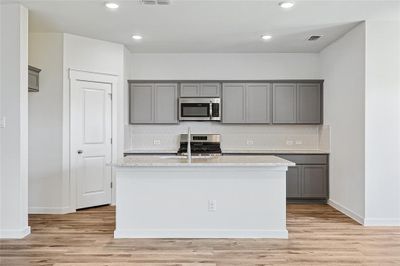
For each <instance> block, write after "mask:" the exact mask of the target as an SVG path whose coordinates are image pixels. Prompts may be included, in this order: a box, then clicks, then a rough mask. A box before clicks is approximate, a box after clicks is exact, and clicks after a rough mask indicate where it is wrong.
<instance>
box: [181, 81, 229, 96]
mask: <svg viewBox="0 0 400 266" xmlns="http://www.w3.org/2000/svg"><path fill="white" fill-rule="evenodd" d="M220 96H221V84H220V83H217V82H215V83H209V82H205V83H181V84H180V97H220Z"/></svg>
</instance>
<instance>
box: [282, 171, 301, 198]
mask: <svg viewBox="0 0 400 266" xmlns="http://www.w3.org/2000/svg"><path fill="white" fill-rule="evenodd" d="M300 169H301V168H300V167H299V166H290V167H288V171H287V172H286V197H287V198H300V197H301V172H300Z"/></svg>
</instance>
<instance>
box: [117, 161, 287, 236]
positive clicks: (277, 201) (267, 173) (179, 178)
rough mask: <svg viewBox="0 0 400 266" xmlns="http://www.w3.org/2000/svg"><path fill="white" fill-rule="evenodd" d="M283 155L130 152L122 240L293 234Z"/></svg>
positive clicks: (121, 198) (121, 182)
mask: <svg viewBox="0 0 400 266" xmlns="http://www.w3.org/2000/svg"><path fill="white" fill-rule="evenodd" d="M294 165H295V164H294V163H292V162H289V161H287V160H284V159H281V158H279V157H275V156H213V157H200V158H196V157H193V158H192V160H191V163H188V160H187V158H186V157H180V156H127V157H125V158H123V159H122V160H121V162H119V163H118V164H117V165H116V166H115V168H116V185H117V187H116V229H115V232H114V237H115V238H287V237H288V232H287V230H286V171H287V169H288V166H294Z"/></svg>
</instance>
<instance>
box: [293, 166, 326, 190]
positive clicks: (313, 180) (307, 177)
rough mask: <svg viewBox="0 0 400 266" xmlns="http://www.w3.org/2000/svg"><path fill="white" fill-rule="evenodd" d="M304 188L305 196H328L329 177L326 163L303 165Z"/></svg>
mask: <svg viewBox="0 0 400 266" xmlns="http://www.w3.org/2000/svg"><path fill="white" fill-rule="evenodd" d="M300 167H301V175H302V180H301V181H302V184H301V185H302V188H301V196H302V197H303V198H326V197H327V195H328V191H327V188H328V184H327V182H328V178H327V167H326V165H302V166H300Z"/></svg>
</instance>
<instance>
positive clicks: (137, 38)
mask: <svg viewBox="0 0 400 266" xmlns="http://www.w3.org/2000/svg"><path fill="white" fill-rule="evenodd" d="M132 39H134V40H141V39H143V37H142V36H141V35H137V34H135V35H132Z"/></svg>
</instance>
